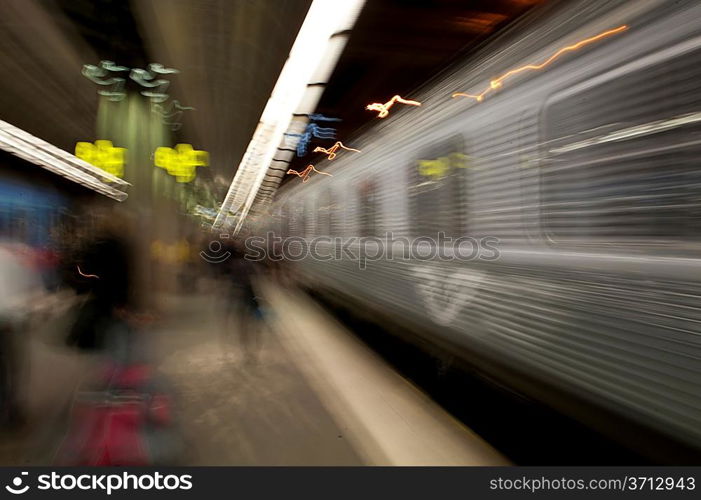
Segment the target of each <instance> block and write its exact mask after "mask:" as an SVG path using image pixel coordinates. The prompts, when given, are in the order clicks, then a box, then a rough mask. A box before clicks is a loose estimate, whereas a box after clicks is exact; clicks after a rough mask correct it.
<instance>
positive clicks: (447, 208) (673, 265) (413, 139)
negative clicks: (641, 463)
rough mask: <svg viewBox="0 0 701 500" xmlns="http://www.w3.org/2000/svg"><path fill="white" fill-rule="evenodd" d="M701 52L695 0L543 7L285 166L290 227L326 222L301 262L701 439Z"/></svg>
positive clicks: (423, 332) (348, 290)
mask: <svg viewBox="0 0 701 500" xmlns="http://www.w3.org/2000/svg"><path fill="white" fill-rule="evenodd" d="M621 27H622V28H621ZM618 28H621V29H620V30H618V31H616V30H617V29H618ZM607 32H611V33H610V34H609V35H607V36H602V37H600V38H598V39H593V38H594V37H596V36H597V35H599V34H601V33H607ZM583 40H589V41H588V42H587V43H582V44H580V43H579V42H581V41H583ZM564 48H568V49H567V50H564V51H563V50H562V49H564ZM555 54H558V55H557V57H556V58H555V59H552V61H551V62H549V63H548V64H546V65H543V66H542V67H538V66H540V65H541V64H542V63H543V62H547V61H548V60H549V59H550V58H551V56H553V55H555ZM700 61H701V4H699V3H698V2H694V1H680V2H668V1H655V0H650V1H648V0H643V1H635V2H618V1H613V2H592V1H577V2H574V1H573V2H559V3H555V4H548V5H545V6H543V7H542V8H538V9H536V10H535V11H534V12H533V14H532V15H528V16H526V17H525V18H524V19H523V20H520V21H518V22H517V23H516V24H515V25H513V26H511V27H509V28H508V29H507V30H506V31H505V32H503V33H502V34H500V35H499V36H498V37H497V38H496V39H494V40H492V41H490V42H489V43H488V44H485V45H484V46H483V47H481V48H480V50H479V51H478V52H477V53H476V54H472V55H471V56H470V57H469V58H467V59H466V60H465V61H463V62H462V63H459V64H456V65H455V66H454V67H452V68H450V69H449V70H446V71H445V72H444V73H442V74H441V75H438V76H437V77H436V78H435V79H434V80H433V81H431V82H429V83H427V84H426V85H424V86H423V87H422V88H420V89H418V90H417V91H416V92H415V93H412V94H410V95H408V96H404V97H409V98H411V99H416V100H418V101H420V102H421V103H422V105H421V106H420V107H414V106H405V107H401V106H400V105H396V106H395V107H393V108H392V109H391V112H390V114H389V116H387V117H386V118H384V119H376V124H375V125H374V126H372V127H369V128H367V129H366V130H364V131H363V133H362V134H360V135H359V136H357V137H354V138H348V139H347V140H344V144H347V145H349V146H351V147H353V148H357V149H359V150H361V151H362V152H361V153H353V152H341V154H339V156H338V158H336V159H334V160H333V161H324V162H320V163H318V164H316V168H317V169H318V170H319V171H323V172H325V173H328V174H331V175H332V176H324V175H318V174H317V175H315V174H312V177H310V179H309V182H306V183H302V182H301V181H300V180H299V179H296V178H294V179H292V180H293V181H295V182H287V183H285V185H284V186H283V187H282V188H281V190H280V191H279V193H278V195H277V197H276V200H275V202H274V206H273V210H274V213H277V214H278V215H280V216H281V220H282V221H283V224H282V227H281V228H279V229H280V230H281V231H282V233H283V236H287V237H289V236H296V237H300V238H304V239H305V240H306V241H307V242H308V243H309V242H310V241H312V240H313V239H314V238H317V239H316V240H315V241H317V243H316V244H315V245H314V247H315V253H316V255H312V253H311V252H306V253H304V252H302V253H300V256H299V258H294V259H293V260H297V261H298V262H296V263H295V266H296V268H297V270H298V275H299V277H300V278H299V279H300V280H301V281H302V283H304V284H308V285H310V286H313V287H315V288H317V289H319V290H323V291H324V292H325V293H327V294H329V296H334V297H337V298H340V299H341V300H343V301H344V302H347V303H349V304H354V306H355V307H356V308H357V309H358V310H361V309H362V310H366V311H372V312H373V314H375V313H377V314H378V316H377V317H380V316H379V314H383V315H384V316H383V317H384V318H385V319H387V320H389V321H393V322H395V323H396V324H399V325H402V327H403V328H406V330H407V331H411V332H412V333H414V334H416V335H418V336H419V337H420V339H421V341H422V342H424V343H433V344H436V345H440V346H442V347H444V348H447V349H450V350H451V351H452V352H455V353H459V354H460V355H461V356H462V357H464V359H467V360H469V362H470V363H471V364H473V366H475V367H477V368H478V369H479V370H481V371H483V372H485V373H487V374H488V375H489V376H491V377H494V378H496V379H498V380H500V381H502V382H504V383H506V384H507V385H509V386H510V387H513V388H515V389H517V390H519V391H521V392H523V393H525V394H527V395H529V396H531V397H533V398H536V399H538V400H541V401H544V402H546V403H547V404H550V405H554V406H556V407H557V408H558V409H560V410H561V411H564V412H566V413H568V414H571V415H574V416H575V417H577V418H579V419H582V420H585V421H587V422H589V423H590V424H593V425H596V424H597V423H598V424H600V428H602V429H603V430H608V431H609V432H612V433H614V434H616V435H617V437H619V438H621V439H627V440H628V442H629V444H630V443H634V444H637V445H638V446H639V447H640V448H641V449H642V451H644V452H649V453H650V454H652V455H654V454H655V453H657V452H656V451H655V450H650V449H647V450H646V449H645V448H646V447H648V448H651V447H655V446H658V444H659V442H658V441H656V440H655V439H653V438H650V439H645V440H643V439H637V443H635V441H636V436H637V432H638V431H639V430H651V431H652V434H654V435H659V436H661V438H662V441H664V442H665V443H666V442H667V440H669V441H670V442H675V443H679V444H682V445H683V446H682V447H689V448H690V449H691V450H696V451H698V450H699V449H701V260H700V257H699V255H700V254H699V251H698V250H699V237H700V236H701V232H700V230H701V169H699V168H698V167H699V158H700V157H701V64H699V62H700ZM529 65H530V66H532V67H530V68H526V69H524V70H520V71H517V72H514V73H513V74H511V75H510V76H509V77H508V78H505V79H503V80H500V81H498V84H496V85H490V82H492V81H495V79H496V78H497V77H498V76H499V75H505V74H506V73H507V72H509V71H510V70H513V69H518V68H523V67H526V66H529ZM533 66H534V67H533ZM485 89H490V90H488V91H487V92H486V93H485V94H484V95H483V96H482V98H481V99H477V98H475V97H464V96H457V97H452V95H453V94H454V93H458V92H460V93H464V94H469V95H472V96H479V94H480V93H481V92H484V90H485ZM378 97H382V96H378ZM342 139H343V138H342ZM387 233H391V238H392V239H393V241H389V242H388V240H387V238H386V236H387ZM439 234H442V235H443V237H444V239H443V240H442V241H441V240H439ZM319 237H327V238H324V239H320V238H319ZM328 237H333V238H336V239H335V240H330V239H329V238H328ZM447 238H452V239H453V240H452V242H449V241H446V239H447ZM458 238H463V239H462V240H461V241H460V243H459V245H458V247H456V244H455V241H456V239H458ZM331 241H333V243H330V242H331ZM406 241H409V247H410V248H411V249H413V250H412V251H410V252H409V255H408V256H407V255H404V254H405V253H406V252H405V250H406V248H407V246H406ZM474 242H477V244H478V247H479V251H478V252H473V253H474V255H472V254H469V255H468V256H467V257H466V256H465V254H468V250H465V251H463V252H462V255H457V254H456V248H457V249H458V250H459V249H460V248H463V247H461V246H460V245H463V244H464V245H467V244H468V243H470V244H474ZM344 245H345V246H346V250H347V251H346V250H343V248H342V247H343V246H344ZM307 246H308V247H311V246H310V245H309V244H307ZM485 247H487V248H485ZM290 248H291V247H290ZM422 248H423V250H422ZM465 248H467V247H465ZM429 250H430V251H429ZM441 250H442V251H443V252H442V253H443V255H442V256H440V255H434V254H437V253H439V252H438V251H441ZM352 252H355V255H356V256H359V255H360V254H362V253H363V252H365V255H367V256H373V258H372V259H369V258H368V259H366V261H365V262H361V260H362V259H360V258H354V257H352V256H350V253H352ZM390 253H392V255H391V258H389V254H390ZM377 254H382V257H380V258H374V257H375V256H376V255H377ZM327 257H330V258H327ZM451 257H452V258H451ZM466 397H468V396H466ZM619 419H620V422H623V423H625V426H622V425H621V426H619V427H615V426H614V425H612V424H611V422H613V421H619ZM602 422H603V423H602Z"/></svg>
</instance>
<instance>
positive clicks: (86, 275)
mask: <svg viewBox="0 0 701 500" xmlns="http://www.w3.org/2000/svg"><path fill="white" fill-rule="evenodd" d="M75 267H77V268H78V274H80V275H81V276H82V277H83V278H95V279H98V280H99V279H100V277H99V276H98V275H97V274H85V273H84V272H83V271H81V270H80V266H75Z"/></svg>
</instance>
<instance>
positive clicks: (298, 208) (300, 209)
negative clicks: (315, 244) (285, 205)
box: [289, 203, 307, 238]
mask: <svg viewBox="0 0 701 500" xmlns="http://www.w3.org/2000/svg"><path fill="white" fill-rule="evenodd" d="M289 214H290V222H289V224H290V233H291V234H292V235H293V236H300V237H302V238H304V237H306V235H307V227H306V222H307V219H306V216H305V215H306V214H305V210H304V203H298V204H296V205H293V206H292V207H291V208H290V212H289Z"/></svg>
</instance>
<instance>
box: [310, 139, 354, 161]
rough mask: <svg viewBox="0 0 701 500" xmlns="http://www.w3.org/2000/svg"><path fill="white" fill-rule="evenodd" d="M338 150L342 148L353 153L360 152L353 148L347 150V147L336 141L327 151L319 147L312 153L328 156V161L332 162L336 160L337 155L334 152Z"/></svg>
mask: <svg viewBox="0 0 701 500" xmlns="http://www.w3.org/2000/svg"><path fill="white" fill-rule="evenodd" d="M338 148H343V149H345V150H346V151H355V152H356V153H360V152H361V151H360V150H359V149H353V148H348V147H346V146H344V145H343V143H342V142H341V141H337V142H336V144H334V145H333V146H331V147H330V148H329V149H326V148H323V147H321V146H319V147H318V148H315V149H314V152H315V153H325V154H326V155H328V159H329V160H333V159H334V158H336V156H338V153H336V151H338Z"/></svg>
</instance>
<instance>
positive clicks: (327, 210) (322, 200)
mask: <svg viewBox="0 0 701 500" xmlns="http://www.w3.org/2000/svg"><path fill="white" fill-rule="evenodd" d="M332 203H333V200H332V196H331V190H329V189H326V190H324V191H322V193H321V194H320V195H319V197H318V198H317V199H316V234H317V235H319V236H330V235H331V204H332Z"/></svg>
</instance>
